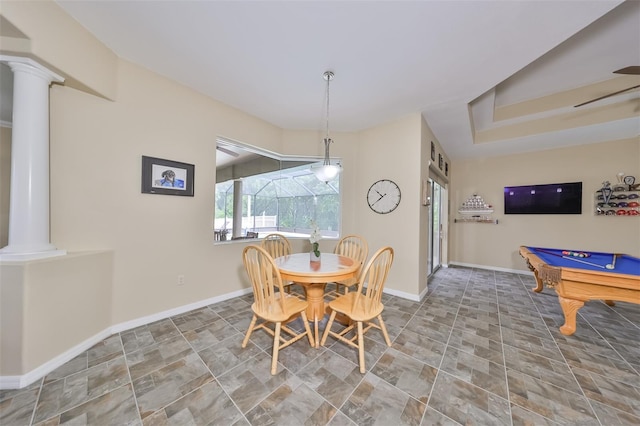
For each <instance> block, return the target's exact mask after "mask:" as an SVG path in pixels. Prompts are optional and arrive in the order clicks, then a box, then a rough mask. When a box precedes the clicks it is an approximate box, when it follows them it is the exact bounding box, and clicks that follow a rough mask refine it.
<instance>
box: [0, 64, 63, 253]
mask: <svg viewBox="0 0 640 426" xmlns="http://www.w3.org/2000/svg"><path fill="white" fill-rule="evenodd" d="M0 59H1V60H3V61H6V62H8V64H9V66H10V67H11V70H12V71H13V121H12V137H11V188H10V196H9V197H10V198H9V202H10V205H9V245H7V246H6V247H4V248H3V249H1V250H0V260H30V259H38V258H43V257H51V256H60V255H64V254H66V252H65V251H64V250H57V249H56V248H55V247H54V246H53V245H52V244H51V243H50V235H49V85H50V84H51V83H52V82H53V81H56V82H62V81H64V79H63V78H62V77H60V76H58V75H57V74H55V73H53V72H51V71H49V70H48V69H46V68H44V67H42V66H41V65H39V64H38V63H36V62H34V61H33V60H31V59H28V58H17V57H11V58H9V57H4V56H3V57H0Z"/></svg>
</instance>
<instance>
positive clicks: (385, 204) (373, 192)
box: [367, 179, 400, 214]
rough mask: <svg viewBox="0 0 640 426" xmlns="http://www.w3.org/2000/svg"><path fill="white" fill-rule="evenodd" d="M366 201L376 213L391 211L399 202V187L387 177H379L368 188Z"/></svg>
mask: <svg viewBox="0 0 640 426" xmlns="http://www.w3.org/2000/svg"><path fill="white" fill-rule="evenodd" d="M367 203H368V204H369V207H370V208H371V210H373V211H374V212H376V213H380V214H386V213H391V212H392V211H394V210H395V209H396V207H398V204H400V188H399V187H398V185H397V184H396V183H395V182H393V181H391V180H389V179H381V180H379V181H377V182H375V183H374V184H373V185H371V188H369V192H367Z"/></svg>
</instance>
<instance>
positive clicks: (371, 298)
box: [320, 247, 394, 374]
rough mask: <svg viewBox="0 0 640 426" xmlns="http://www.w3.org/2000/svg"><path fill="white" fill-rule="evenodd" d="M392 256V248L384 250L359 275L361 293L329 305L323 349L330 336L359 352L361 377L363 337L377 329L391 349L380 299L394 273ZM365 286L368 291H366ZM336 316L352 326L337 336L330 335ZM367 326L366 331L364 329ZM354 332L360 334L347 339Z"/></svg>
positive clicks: (348, 295) (338, 299)
mask: <svg viewBox="0 0 640 426" xmlns="http://www.w3.org/2000/svg"><path fill="white" fill-rule="evenodd" d="M393 255H394V253H393V249H392V248H391V247H383V248H381V249H380V250H378V251H377V252H375V254H374V255H373V256H372V257H371V260H369V262H368V263H367V265H366V266H365V267H364V269H363V270H362V273H361V274H360V278H359V280H358V290H357V291H355V292H351V293H347V294H345V295H344V296H340V297H338V298H337V299H336V300H334V301H332V302H330V303H329V307H330V308H331V316H330V317H329V321H328V322H327V326H326V328H325V330H324V334H323V335H322V341H321V342H320V344H321V345H324V343H325V342H326V340H327V337H328V336H329V335H331V336H333V337H335V338H336V339H338V340H340V341H342V342H344V343H346V344H348V345H350V346H353V347H355V348H358V360H359V363H360V373H363V374H364V372H365V365H364V334H365V333H366V332H367V331H369V330H370V329H371V328H377V329H379V330H380V331H381V332H382V336H383V337H384V341H385V342H386V343H387V346H391V340H389V334H388V333H387V328H386V327H385V325H384V321H382V311H383V310H384V305H383V304H382V302H381V299H382V290H383V289H384V283H385V281H386V280H387V275H388V274H389V269H391V264H392V263H393ZM365 285H366V289H365V288H364V286H365ZM337 313H341V314H343V315H345V316H347V317H348V318H349V319H350V320H351V325H349V326H348V327H347V328H345V329H344V330H342V331H340V332H338V333H336V332H333V331H331V326H332V325H333V321H334V320H335V318H336V314H337ZM374 319H377V320H378V324H376V323H375V322H373V320H374ZM364 325H366V327H364ZM354 328H355V329H356V330H357V332H356V333H355V335H354V336H353V337H346V335H347V334H348V333H349V332H351V331H352V330H354Z"/></svg>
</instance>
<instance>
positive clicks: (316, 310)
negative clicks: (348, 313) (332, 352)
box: [275, 253, 360, 347]
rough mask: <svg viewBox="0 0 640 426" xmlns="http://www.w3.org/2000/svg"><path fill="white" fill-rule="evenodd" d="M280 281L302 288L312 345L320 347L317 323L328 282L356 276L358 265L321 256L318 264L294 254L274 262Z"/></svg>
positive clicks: (307, 256)
mask: <svg viewBox="0 0 640 426" xmlns="http://www.w3.org/2000/svg"><path fill="white" fill-rule="evenodd" d="M275 263H276V266H277V267H278V269H279V271H280V276H281V277H282V279H283V280H288V281H292V282H295V283H296V284H299V285H301V286H302V287H303V288H304V291H305V295H306V298H307V302H309V306H308V307H307V310H306V314H307V318H308V320H309V321H313V324H314V327H313V331H314V341H315V346H316V347H318V346H320V336H319V332H318V324H319V323H320V322H321V321H322V319H323V318H324V315H325V313H326V309H327V308H326V306H325V302H324V292H325V288H326V285H327V283H330V282H335V281H342V280H345V279H348V278H352V277H355V276H356V275H357V273H358V269H359V267H360V264H359V263H358V262H357V261H356V260H354V259H352V258H350V257H347V256H342V255H339V254H334V253H321V255H320V260H319V261H312V260H311V256H310V254H309V253H294V254H290V255H286V256H281V257H278V258H276V259H275Z"/></svg>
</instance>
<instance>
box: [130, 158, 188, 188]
mask: <svg viewBox="0 0 640 426" xmlns="http://www.w3.org/2000/svg"><path fill="white" fill-rule="evenodd" d="M194 173H195V166H194V165H193V164H187V163H181V162H179V161H172V160H166V159H164V158H156V157H147V156H145V155H143V156H142V193H143V194H159V195H178V196H182V197H193V178H194Z"/></svg>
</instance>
